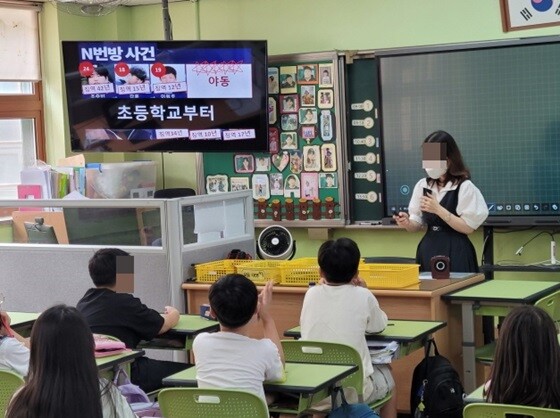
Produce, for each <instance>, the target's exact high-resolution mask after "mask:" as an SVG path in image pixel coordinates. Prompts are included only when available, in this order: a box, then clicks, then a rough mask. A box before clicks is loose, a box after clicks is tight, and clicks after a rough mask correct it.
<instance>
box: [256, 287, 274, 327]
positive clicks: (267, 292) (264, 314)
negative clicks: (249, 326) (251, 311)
mask: <svg viewBox="0 0 560 418" xmlns="http://www.w3.org/2000/svg"><path fill="white" fill-rule="evenodd" d="M273 287H274V285H273V283H272V280H269V281H267V282H266V284H265V285H264V287H263V289H262V290H261V291H260V293H259V310H258V315H259V319H261V320H263V321H265V320H266V319H268V318H270V311H269V308H270V305H271V304H272V288H273Z"/></svg>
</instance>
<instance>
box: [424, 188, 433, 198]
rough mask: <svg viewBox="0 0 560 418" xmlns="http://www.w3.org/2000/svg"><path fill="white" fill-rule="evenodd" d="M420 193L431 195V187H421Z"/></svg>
mask: <svg viewBox="0 0 560 418" xmlns="http://www.w3.org/2000/svg"><path fill="white" fill-rule="evenodd" d="M422 194H423V195H424V196H431V195H432V190H431V189H428V188H427V187H424V189H423V191H422Z"/></svg>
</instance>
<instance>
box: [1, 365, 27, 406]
mask: <svg viewBox="0 0 560 418" xmlns="http://www.w3.org/2000/svg"><path fill="white" fill-rule="evenodd" d="M21 386H23V377H21V376H20V375H18V374H16V373H14V372H10V371H8V370H0V416H2V417H3V416H4V414H5V413H6V409H8V405H9V403H10V400H11V399H12V396H13V394H14V393H15V392H16V390H18V389H19V388H20V387H21Z"/></svg>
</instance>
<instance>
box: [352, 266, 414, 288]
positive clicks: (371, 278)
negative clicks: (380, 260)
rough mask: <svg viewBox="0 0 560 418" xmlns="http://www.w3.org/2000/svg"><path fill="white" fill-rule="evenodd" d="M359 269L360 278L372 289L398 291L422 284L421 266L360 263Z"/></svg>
mask: <svg viewBox="0 0 560 418" xmlns="http://www.w3.org/2000/svg"><path fill="white" fill-rule="evenodd" d="M358 269H359V276H360V278H362V279H363V280H364V281H365V282H366V284H367V287H369V288H371V289H379V288H393V289H395V288H397V289H398V288H402V287H408V286H412V285H415V284H417V283H420V279H419V278H418V276H419V274H420V265H419V264H377V263H360V266H359V267H358Z"/></svg>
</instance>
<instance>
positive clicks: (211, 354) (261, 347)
mask: <svg viewBox="0 0 560 418" xmlns="http://www.w3.org/2000/svg"><path fill="white" fill-rule="evenodd" d="M208 298H209V301H210V314H211V315H212V316H214V317H216V318H217V319H218V321H219V322H220V332H215V333H201V334H199V335H197V336H196V338H195V339H194V342H193V353H194V356H195V359H196V361H195V365H196V377H197V380H198V386H199V387H201V388H225V389H228V388H229V389H240V390H246V391H248V392H252V393H254V394H256V395H258V396H260V397H261V398H262V399H264V400H265V401H266V398H265V394H264V389H263V382H264V381H265V380H279V379H282V378H283V376H284V366H283V362H284V360H283V359H284V353H283V351H282V346H281V345H280V338H279V337H278V332H277V330H276V325H275V323H274V319H273V318H272V316H271V314H270V312H269V306H270V304H271V303H272V282H268V283H267V284H266V286H265V287H264V289H263V290H262V291H261V292H260V294H259V293H258V292H257V287H256V286H255V284H254V283H253V282H252V281H251V280H249V279H248V278H246V277H245V276H243V275H241V274H228V275H226V276H224V277H222V278H220V279H219V280H218V281H217V282H215V283H214V284H212V286H211V287H210V291H209V295H208ZM258 319H260V320H261V321H262V325H263V331H264V337H265V338H263V339H261V340H257V339H254V338H250V337H249V336H248V334H249V326H250V325H251V324H252V323H253V322H254V321H257V320H258Z"/></svg>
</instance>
